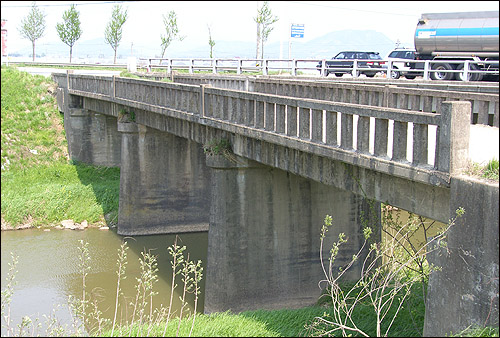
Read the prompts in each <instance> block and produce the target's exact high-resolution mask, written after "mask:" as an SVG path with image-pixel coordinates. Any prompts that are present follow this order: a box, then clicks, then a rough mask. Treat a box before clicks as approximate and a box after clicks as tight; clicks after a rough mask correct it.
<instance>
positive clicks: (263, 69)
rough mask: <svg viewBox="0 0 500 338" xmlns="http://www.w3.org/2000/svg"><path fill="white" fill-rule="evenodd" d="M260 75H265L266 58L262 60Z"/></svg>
mask: <svg viewBox="0 0 500 338" xmlns="http://www.w3.org/2000/svg"><path fill="white" fill-rule="evenodd" d="M262 75H267V60H266V59H264V60H262Z"/></svg>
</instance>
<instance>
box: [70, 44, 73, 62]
mask: <svg viewBox="0 0 500 338" xmlns="http://www.w3.org/2000/svg"><path fill="white" fill-rule="evenodd" d="M72 56H73V46H71V47H69V63H71V57H72Z"/></svg>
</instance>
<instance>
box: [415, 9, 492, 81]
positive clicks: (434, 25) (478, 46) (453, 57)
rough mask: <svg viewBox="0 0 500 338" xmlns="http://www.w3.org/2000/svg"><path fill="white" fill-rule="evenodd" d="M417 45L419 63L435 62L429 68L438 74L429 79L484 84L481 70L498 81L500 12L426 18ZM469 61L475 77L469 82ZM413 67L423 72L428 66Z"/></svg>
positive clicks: (420, 25) (421, 22)
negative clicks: (499, 25) (499, 22)
mask: <svg viewBox="0 0 500 338" xmlns="http://www.w3.org/2000/svg"><path fill="white" fill-rule="evenodd" d="M414 42H415V50H416V58H415V60H431V61H432V62H429V64H430V66H431V69H432V70H435V71H430V74H429V75H430V77H431V79H433V80H453V79H457V80H469V81H480V80H482V79H483V75H484V74H482V73H474V72H475V71H478V70H481V71H488V72H490V73H489V74H493V75H494V76H496V78H498V11H482V12H460V13H425V14H422V15H421V18H420V19H419V21H418V24H417V28H416V30H415V40H414ZM467 60H468V61H469V62H470V63H467V64H468V67H469V68H468V69H469V70H470V71H471V73H468V72H467V75H468V77H467V79H465V78H464V76H465V74H466V73H465V72H464V67H465V64H466V63H465V61H467ZM435 61H442V62H435ZM410 67H411V68H412V69H423V68H424V62H415V63H411V64H410ZM450 70H457V71H461V72H449V71H450ZM439 71H442V72H439ZM446 71H448V72H446ZM414 74H418V73H414ZM420 74H421V73H420Z"/></svg>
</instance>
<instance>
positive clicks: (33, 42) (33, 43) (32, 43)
mask: <svg viewBox="0 0 500 338" xmlns="http://www.w3.org/2000/svg"><path fill="white" fill-rule="evenodd" d="M31 45H32V47H33V62H35V40H33V41H31Z"/></svg>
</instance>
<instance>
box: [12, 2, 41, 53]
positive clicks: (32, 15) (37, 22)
mask: <svg viewBox="0 0 500 338" xmlns="http://www.w3.org/2000/svg"><path fill="white" fill-rule="evenodd" d="M45 17H46V14H45V13H43V12H42V11H41V10H39V9H38V7H37V6H36V2H35V1H33V3H32V5H31V10H30V12H29V14H28V15H27V16H26V17H24V18H23V19H22V20H21V25H20V26H19V27H18V31H19V34H21V36H22V37H23V38H25V39H28V40H30V41H31V44H32V47H33V61H35V41H36V40H38V39H39V38H41V37H42V36H43V33H44V32H45V28H46V23H45Z"/></svg>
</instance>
